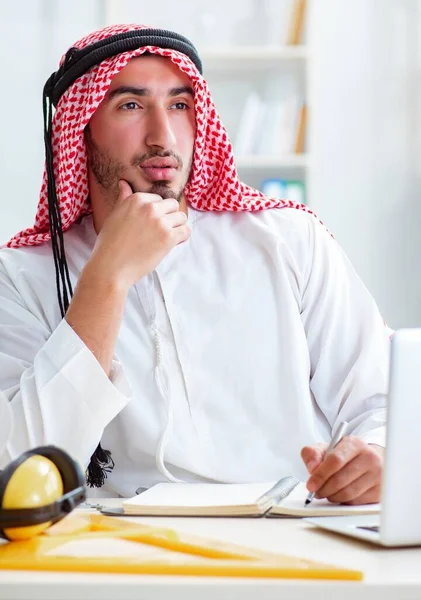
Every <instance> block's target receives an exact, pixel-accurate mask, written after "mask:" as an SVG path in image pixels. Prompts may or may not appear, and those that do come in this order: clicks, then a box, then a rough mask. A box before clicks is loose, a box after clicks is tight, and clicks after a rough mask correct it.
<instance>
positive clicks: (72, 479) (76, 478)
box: [0, 446, 86, 540]
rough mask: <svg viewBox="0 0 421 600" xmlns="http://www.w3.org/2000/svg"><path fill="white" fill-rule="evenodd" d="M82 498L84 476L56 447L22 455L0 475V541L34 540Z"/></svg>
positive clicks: (68, 457) (83, 494) (39, 448)
mask: <svg viewBox="0 0 421 600" xmlns="http://www.w3.org/2000/svg"><path fill="white" fill-rule="evenodd" d="M85 497H86V493H85V476H84V473H83V471H82V469H81V467H80V466H79V464H78V463H77V462H76V461H75V460H73V458H71V456H69V454H67V452H64V450H61V449H60V448H57V447H55V446H41V447H38V448H34V449H32V450H29V451H27V452H24V453H23V454H21V455H20V456H19V457H18V458H16V459H15V460H14V461H12V462H11V463H10V464H9V465H7V467H6V468H5V469H4V470H3V471H1V472H0V537H4V538H6V539H9V540H21V539H28V538H30V537H33V536H34V535H37V534H38V533H41V532H42V531H44V529H46V528H47V527H49V526H50V525H52V524H53V523H56V522H57V521H59V520H60V519H62V518H63V517H65V516H66V515H67V514H69V513H70V512H71V511H72V510H73V509H74V508H75V506H77V505H78V504H80V503H81V502H83V500H85Z"/></svg>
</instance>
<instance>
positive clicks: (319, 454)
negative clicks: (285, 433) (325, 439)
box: [301, 444, 327, 473]
mask: <svg viewBox="0 0 421 600" xmlns="http://www.w3.org/2000/svg"><path fill="white" fill-rule="evenodd" d="M326 446H327V445H326V444H314V446H305V447H304V448H303V449H302V450H301V458H302V459H303V461H304V464H305V466H306V467H307V470H308V472H309V473H312V472H313V471H314V470H315V469H317V467H318V466H319V465H320V463H321V462H322V461H323V458H324V455H325V452H326Z"/></svg>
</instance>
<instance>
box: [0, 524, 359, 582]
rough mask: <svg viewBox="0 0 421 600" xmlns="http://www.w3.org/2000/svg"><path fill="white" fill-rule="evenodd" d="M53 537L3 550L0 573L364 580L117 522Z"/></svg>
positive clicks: (71, 528) (72, 527)
mask: <svg viewBox="0 0 421 600" xmlns="http://www.w3.org/2000/svg"><path fill="white" fill-rule="evenodd" d="M47 532H48V533H46V534H42V535H40V536H38V537H34V538H32V539H30V540H25V541H22V540H19V541H12V542H7V543H4V544H3V545H0V569H13V570H16V569H19V570H31V571H78V572H96V573H126V574H127V573H129V574H130V573H131V574H138V575H139V574H143V575H183V576H186V575H187V576H190V575H192V576H207V577H209V576H210V577H258V578H294V579H296V578H298V579H346V580H361V579H362V578H363V574H362V572H361V571H357V570H352V569H346V568H342V567H339V566H334V565H329V564H324V563H322V562H318V561H312V560H308V559H304V558H299V557H294V556H286V555H281V554H276V553H271V552H264V551H261V550H256V549H253V548H247V547H243V546H238V545H235V544H230V543H225V542H221V541H218V540H214V539H207V538H204V537H199V536H193V535H190V534H184V533H180V532H178V531H175V530H173V529H166V528H160V527H152V526H147V525H140V524H133V523H129V522H127V521H121V520H119V519H116V518H113V517H104V516H101V515H99V514H98V515H89V516H86V517H81V516H73V515H70V516H69V517H67V518H66V519H64V520H63V521H62V522H60V523H58V524H57V525H54V526H53V527H52V528H51V529H50V530H47Z"/></svg>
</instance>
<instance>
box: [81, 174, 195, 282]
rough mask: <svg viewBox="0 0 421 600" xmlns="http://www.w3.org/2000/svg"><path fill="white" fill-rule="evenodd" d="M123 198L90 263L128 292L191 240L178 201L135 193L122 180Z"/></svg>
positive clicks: (99, 238)
mask: <svg viewBox="0 0 421 600" xmlns="http://www.w3.org/2000/svg"><path fill="white" fill-rule="evenodd" d="M119 187H120V195H119V198H118V200H117V202H116V204H115V207H114V208H113V210H112V212H111V214H110V215H109V217H107V219H106V220H105V222H104V224H103V226H102V228H101V231H100V232H99V235H98V238H97V242H96V244H95V248H94V251H93V253H92V256H91V258H90V260H89V263H90V266H91V267H93V266H95V272H96V274H97V275H98V274H99V273H101V274H102V276H103V277H104V278H106V279H108V280H109V281H114V282H118V283H119V284H121V285H123V286H124V287H125V288H127V289H128V288H129V287H130V286H131V285H133V284H134V283H135V282H136V281H138V280H139V279H141V278H142V277H144V276H145V275H146V274H148V273H150V272H151V271H153V270H154V269H155V268H156V267H157V265H158V264H159V263H160V262H161V261H162V260H163V259H164V258H165V256H167V254H169V252H170V251H171V250H172V248H174V247H175V246H176V245H177V244H179V243H181V242H184V241H186V240H187V239H188V238H189V237H190V233H191V231H190V228H189V226H188V225H187V216H186V214H185V213H184V212H182V211H181V210H180V207H179V203H178V202H177V200H175V199H166V200H163V199H162V198H161V197H160V196H158V195H157V194H149V193H143V192H137V193H133V190H132V189H131V187H130V185H129V184H128V183H127V182H126V181H124V180H120V182H119Z"/></svg>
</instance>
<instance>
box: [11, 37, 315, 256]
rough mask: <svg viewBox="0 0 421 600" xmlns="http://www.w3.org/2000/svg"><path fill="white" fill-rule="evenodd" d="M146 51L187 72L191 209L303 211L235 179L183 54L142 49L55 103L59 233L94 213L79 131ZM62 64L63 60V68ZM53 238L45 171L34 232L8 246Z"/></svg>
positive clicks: (219, 130) (100, 68) (200, 84)
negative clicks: (192, 133) (191, 108)
mask: <svg viewBox="0 0 421 600" xmlns="http://www.w3.org/2000/svg"><path fill="white" fill-rule="evenodd" d="M138 29H147V27H145V26H143V25H113V26H109V27H105V28H104V29H101V30H100V31H96V32H94V33H92V34H90V35H88V36H86V37H84V38H82V39H81V40H79V41H78V42H76V44H74V47H76V48H78V49H81V48H85V47H86V46H89V45H91V44H93V43H94V42H98V41H100V40H103V39H106V38H108V37H110V36H112V35H115V34H118V33H124V32H127V31H133V30H138ZM144 52H149V53H153V54H159V55H161V56H166V57H168V58H169V59H170V60H171V61H172V62H173V63H174V64H176V65H177V66H178V67H179V68H180V70H181V71H183V72H184V73H186V74H187V75H188V76H189V77H190V79H191V82H192V87H193V90H194V105H195V115H196V139H195V147H194V155H193V164H192V172H191V175H190V179H189V181H188V183H187V186H186V188H185V197H186V200H187V202H188V203H189V204H191V205H192V206H193V207H194V208H196V209H198V210H216V211H223V210H227V211H244V210H245V211H257V210H262V209H265V208H274V207H279V208H282V207H293V208H298V209H301V210H304V211H307V212H311V211H310V210H309V209H308V207H307V206H305V205H302V204H297V203H295V202H291V201H287V200H279V199H274V198H268V197H266V196H265V195H264V194H262V193H261V192H259V191H257V190H255V189H253V188H251V187H249V186H247V185H245V184H244V183H242V182H241V181H240V180H239V177H238V174H237V170H236V167H235V161H234V154H233V149H232V144H231V142H230V140H229V138H228V135H227V132H226V129H225V127H224V126H223V124H222V123H221V120H220V118H219V115H218V113H217V111H216V109H215V105H214V103H213V100H212V97H211V94H210V92H209V89H208V86H207V83H206V81H205V80H204V78H203V77H202V75H201V74H200V73H199V71H198V70H197V68H196V67H195V65H194V64H193V62H192V61H191V60H190V59H189V58H188V57H187V56H186V55H184V54H182V53H181V52H178V51H175V50H171V49H163V48H159V47H157V46H145V47H142V48H138V49H136V50H131V51H128V52H123V53H122V54H118V55H116V56H113V57H111V58H107V59H105V60H104V61H102V62H101V63H100V64H98V65H96V66H94V67H92V68H91V69H90V70H89V71H88V72H87V73H85V74H84V75H82V76H81V77H79V78H78V79H77V80H76V81H75V82H74V83H73V84H72V85H71V86H70V87H69V88H68V89H67V90H66V92H65V93H64V94H63V96H62V97H61V98H60V101H59V102H58V104H57V108H56V111H55V114H54V119H53V125H52V148H53V165H54V176H55V182H56V190H57V199H58V203H59V207H60V213H61V219H62V225H63V231H66V230H67V229H69V227H71V225H72V224H73V223H74V222H75V221H76V220H77V219H78V218H79V217H81V216H82V215H85V214H88V213H90V212H91V211H92V209H91V206H90V203H89V198H88V192H89V190H88V177H87V155H86V147H85V142H84V135H83V131H84V129H85V127H86V125H87V124H88V123H89V120H90V119H91V117H92V115H93V114H94V112H95V111H96V109H97V108H98V106H99V105H100V104H101V102H102V100H103V99H104V96H105V94H106V92H107V90H108V88H109V86H110V84H111V80H112V78H113V77H114V76H115V75H116V74H117V73H119V72H120V71H121V70H122V69H124V67H125V66H126V65H127V63H128V62H129V60H130V59H132V58H134V57H136V56H140V55H141V54H143V53H144ZM63 61H64V56H63V58H62V60H61V64H62V63H63ZM50 238H51V236H50V231H49V220H48V202H47V174H46V171H45V170H44V177H43V183H42V187H41V193H40V199H39V204H38V210H37V214H36V217H35V224H34V226H33V227H30V228H28V229H25V230H24V231H21V232H20V233H18V234H16V235H15V236H14V237H13V238H12V239H11V240H10V241H9V242H8V244H7V246H9V247H13V248H17V247H20V246H34V245H37V244H42V243H43V242H46V241H48V240H49V239H50Z"/></svg>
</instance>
